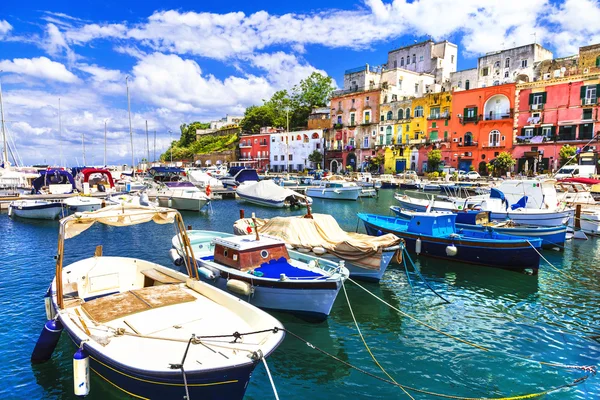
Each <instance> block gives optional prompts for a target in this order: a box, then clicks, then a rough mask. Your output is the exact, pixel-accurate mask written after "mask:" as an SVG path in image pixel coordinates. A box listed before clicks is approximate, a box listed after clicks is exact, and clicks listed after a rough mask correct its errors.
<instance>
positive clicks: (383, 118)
mask: <svg viewBox="0 0 600 400" xmlns="http://www.w3.org/2000/svg"><path fill="white" fill-rule="evenodd" d="M379 120H380V121H381V122H383V121H384V120H385V116H384V115H383V114H381V115H380V117H379Z"/></svg>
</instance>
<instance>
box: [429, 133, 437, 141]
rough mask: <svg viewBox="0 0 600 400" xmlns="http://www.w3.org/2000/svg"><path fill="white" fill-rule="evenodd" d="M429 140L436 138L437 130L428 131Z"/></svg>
mask: <svg viewBox="0 0 600 400" xmlns="http://www.w3.org/2000/svg"><path fill="white" fill-rule="evenodd" d="M429 140H431V141H434V140H438V132H437V131H431V132H429Z"/></svg>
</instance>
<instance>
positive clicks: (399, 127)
mask: <svg viewBox="0 0 600 400" xmlns="http://www.w3.org/2000/svg"><path fill="white" fill-rule="evenodd" d="M397 133H402V125H398V128H397Z"/></svg>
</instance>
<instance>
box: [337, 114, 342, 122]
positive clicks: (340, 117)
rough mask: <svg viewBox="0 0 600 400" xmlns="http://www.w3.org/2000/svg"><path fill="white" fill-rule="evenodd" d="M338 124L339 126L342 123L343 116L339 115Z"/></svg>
mask: <svg viewBox="0 0 600 400" xmlns="http://www.w3.org/2000/svg"><path fill="white" fill-rule="evenodd" d="M337 123H338V124H341V123H342V116H341V115H338V117H337Z"/></svg>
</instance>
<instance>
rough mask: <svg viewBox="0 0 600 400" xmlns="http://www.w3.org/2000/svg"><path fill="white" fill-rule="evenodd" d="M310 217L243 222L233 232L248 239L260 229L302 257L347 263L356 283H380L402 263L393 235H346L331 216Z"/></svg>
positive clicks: (234, 226) (397, 241)
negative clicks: (396, 265) (248, 236)
mask: <svg viewBox="0 0 600 400" xmlns="http://www.w3.org/2000/svg"><path fill="white" fill-rule="evenodd" d="M307 217H309V218H305V217H276V218H271V219H270V220H264V219H258V218H257V219H250V218H243V219H239V220H237V221H236V222H235V223H234V225H233V232H234V233H235V234H236V235H245V234H247V233H248V232H250V231H252V230H254V229H258V232H259V233H260V234H262V235H268V236H271V237H277V238H279V239H281V240H284V241H285V242H286V244H287V245H288V248H290V247H291V248H292V249H293V250H295V251H297V252H300V253H302V254H311V255H315V256H317V257H321V258H324V259H326V260H329V261H332V262H334V263H336V264H337V263H339V262H340V261H344V263H345V264H344V266H345V267H346V268H347V269H348V271H349V272H350V276H351V277H352V278H353V279H362V280H367V281H373V282H379V281H380V280H381V278H382V277H383V274H384V273H385V271H386V270H387V268H388V266H389V265H390V263H391V262H392V261H396V262H400V260H401V255H402V248H401V246H402V243H401V241H400V239H398V238H397V237H396V236H394V235H385V236H381V237H378V238H373V237H370V236H368V235H365V234H362V233H354V232H345V231H344V230H343V229H342V228H340V226H339V225H338V223H337V222H336V220H335V219H334V218H333V217H332V216H331V215H327V214H308V215H307ZM290 254H294V252H293V251H290Z"/></svg>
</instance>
